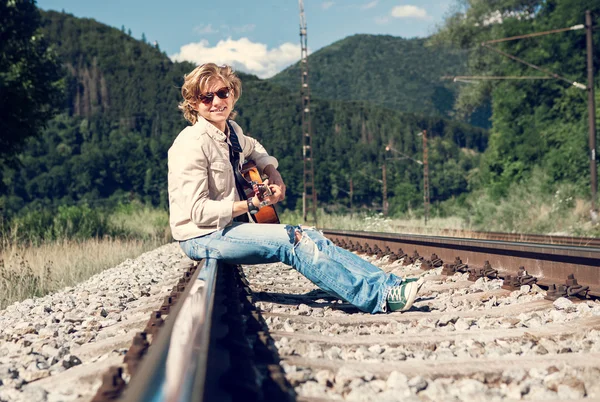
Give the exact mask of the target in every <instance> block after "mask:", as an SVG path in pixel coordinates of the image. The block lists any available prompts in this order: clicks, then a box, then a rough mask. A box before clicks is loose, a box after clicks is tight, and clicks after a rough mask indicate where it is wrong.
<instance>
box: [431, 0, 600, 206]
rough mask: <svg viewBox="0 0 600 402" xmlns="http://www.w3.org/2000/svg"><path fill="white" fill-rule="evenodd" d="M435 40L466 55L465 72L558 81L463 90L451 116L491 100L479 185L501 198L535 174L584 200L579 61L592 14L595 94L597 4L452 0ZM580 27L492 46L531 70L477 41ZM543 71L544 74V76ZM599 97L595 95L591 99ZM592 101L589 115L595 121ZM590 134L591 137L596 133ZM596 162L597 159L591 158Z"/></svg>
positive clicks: (583, 0)
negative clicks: (451, 11)
mask: <svg viewBox="0 0 600 402" xmlns="http://www.w3.org/2000/svg"><path fill="white" fill-rule="evenodd" d="M458 3H461V4H462V5H463V6H462V7H458V8H457V10H459V11H458V12H456V14H454V15H450V16H449V17H448V18H447V20H446V23H445V25H444V27H443V29H442V30H441V31H440V32H439V33H438V34H437V35H436V36H435V37H434V38H433V42H435V43H438V44H439V43H445V44H452V45H455V46H461V47H462V48H464V49H465V50H468V51H469V72H470V74H472V75H488V76H505V77H543V76H550V77H556V76H558V77H560V78H558V79H538V80H517V79H511V80H492V81H479V82H474V83H472V84H470V85H462V86H461V87H460V89H461V90H460V93H459V97H458V102H457V105H458V111H459V112H460V111H467V112H468V111H469V110H471V109H472V108H475V107H477V106H479V105H481V104H483V103H486V102H489V101H490V100H491V101H492V105H493V115H492V123H493V127H492V130H491V132H492V134H491V137H490V147H489V149H488V150H487V151H486V154H485V156H484V158H483V160H482V165H481V176H480V177H481V184H482V185H483V186H484V187H486V188H487V189H488V190H489V191H490V193H492V194H494V196H496V197H501V196H506V195H507V194H508V192H509V189H510V188H511V186H512V185H514V184H515V183H520V182H522V181H523V180H525V179H527V178H529V177H530V175H531V173H532V171H533V169H534V168H539V169H540V170H542V171H543V172H544V173H545V175H546V177H547V182H545V183H543V185H544V186H545V187H546V188H547V189H548V190H549V191H552V190H551V189H552V188H553V187H554V185H555V184H556V183H559V182H569V183H572V184H574V185H575V186H576V188H577V189H578V192H579V194H580V195H583V194H585V195H586V197H588V199H589V189H590V168H589V165H590V162H589V158H590V153H591V152H590V150H589V147H588V127H589V126H588V110H587V109H588V102H587V96H588V94H587V91H586V90H585V88H584V89H583V90H582V89H581V88H577V87H575V86H573V85H571V83H572V82H579V83H583V85H584V86H588V85H589V84H590V83H589V82H588V80H587V74H586V73H587V64H586V56H587V50H586V31H585V29H582V28H583V26H584V23H585V12H586V10H590V11H591V15H592V25H593V26H594V27H595V29H594V30H593V35H592V36H593V43H594V49H595V50H594V59H593V65H594V70H595V71H596V74H595V77H596V78H595V82H593V83H591V85H593V86H594V87H595V91H596V95H598V90H599V88H600V86H599V83H600V77H599V74H598V72H599V70H600V52H598V46H600V30H599V29H598V26H599V25H600V2H598V1H597V0H533V1H530V0H519V1H512V0H501V1H495V2H481V1H474V0H469V1H467V2H462V1H460V2H459V1H457V4H458ZM575 26H579V28H577V29H570V30H567V31H562V32H555V33H551V34H544V35H540V36H536V37H530V38H524V39H521V40H511V41H505V42H501V43H495V44H493V45H491V46H492V47H493V48H494V49H498V50H499V51H501V52H504V53H505V54H509V55H513V56H515V57H517V58H519V59H521V60H524V61H525V62H527V63H529V64H530V65H535V66H538V67H539V68H542V69H543V70H544V71H540V70H536V69H534V68H531V67H529V66H527V65H525V64H524V63H518V62H515V61H514V60H512V59H509V58H508V57H503V56H502V55H500V54H498V52H494V51H492V50H490V49H486V48H483V47H482V46H481V43H482V42H484V41H489V40H493V39H500V38H507V37H513V36H517V35H527V34H530V33H543V32H548V31H553V30H558V29H562V28H569V27H575ZM548 72H550V73H551V74H550V73H548ZM597 99H599V98H597ZM599 107H600V105H599V104H598V100H596V114H597V116H600V108H599ZM596 134H597V133H596ZM596 159H597V158H596Z"/></svg>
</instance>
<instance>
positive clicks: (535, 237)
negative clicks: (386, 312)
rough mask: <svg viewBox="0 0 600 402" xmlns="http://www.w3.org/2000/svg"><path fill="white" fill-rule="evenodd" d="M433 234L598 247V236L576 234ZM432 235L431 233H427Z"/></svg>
mask: <svg viewBox="0 0 600 402" xmlns="http://www.w3.org/2000/svg"><path fill="white" fill-rule="evenodd" d="M394 229H396V230H397V231H401V232H403V233H410V231H411V230H414V229H415V228H411V227H408V226H395V227H394ZM435 232H436V234H435V235H441V236H449V237H466V238H471V239H479V240H502V241H510V242H523V243H542V244H558V245H570V246H580V247H600V238H598V237H577V236H554V235H541V234H529V233H506V232H480V231H475V230H458V229H436V230H435ZM428 235H433V234H428Z"/></svg>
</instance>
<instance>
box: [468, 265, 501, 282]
mask: <svg viewBox="0 0 600 402" xmlns="http://www.w3.org/2000/svg"><path fill="white" fill-rule="evenodd" d="M468 272H469V278H468V279H469V280H470V281H472V282H475V281H476V280H477V279H479V278H489V279H497V278H498V270H497V269H494V268H492V266H491V265H490V262H489V261H487V260H486V261H485V262H484V264H483V267H482V268H475V267H471V268H469V270H468Z"/></svg>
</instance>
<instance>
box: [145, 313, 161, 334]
mask: <svg viewBox="0 0 600 402" xmlns="http://www.w3.org/2000/svg"><path fill="white" fill-rule="evenodd" d="M164 323H165V320H163V318H162V315H161V313H160V311H153V312H152V314H151V315H150V320H149V321H148V323H147V324H146V328H145V329H144V332H146V333H147V334H149V335H152V338H153V339H154V337H156V334H157V333H158V330H159V329H160V327H162V326H163V324H164Z"/></svg>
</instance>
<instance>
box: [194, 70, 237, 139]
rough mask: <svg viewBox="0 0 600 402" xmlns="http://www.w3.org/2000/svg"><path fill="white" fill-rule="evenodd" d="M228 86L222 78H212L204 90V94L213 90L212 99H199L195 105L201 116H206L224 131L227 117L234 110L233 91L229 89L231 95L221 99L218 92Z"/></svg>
mask: <svg viewBox="0 0 600 402" xmlns="http://www.w3.org/2000/svg"><path fill="white" fill-rule="evenodd" d="M226 87H227V86H226V85H225V84H224V83H223V81H221V80H211V81H210V82H209V83H208V88H207V89H206V90H205V91H203V92H202V95H205V94H207V93H209V92H212V94H213V98H212V101H209V102H208V103H205V102H203V101H201V100H199V101H198V102H197V103H196V105H195V107H196V110H197V111H198V114H199V115H200V116H202V117H204V118H205V119H206V120H207V121H209V122H210V123H211V124H213V125H214V126H215V127H217V128H218V129H219V130H221V131H223V132H225V126H226V125H227V118H228V117H229V115H230V114H231V111H232V110H233V92H232V91H231V90H229V97H228V98H225V99H221V98H220V97H219V96H218V94H217V92H218V91H219V90H220V89H222V88H226Z"/></svg>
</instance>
